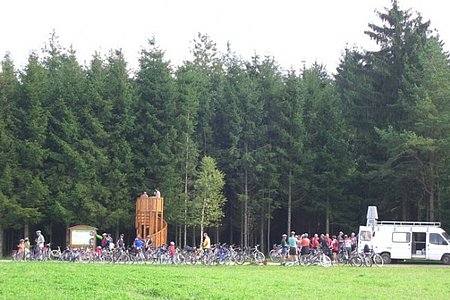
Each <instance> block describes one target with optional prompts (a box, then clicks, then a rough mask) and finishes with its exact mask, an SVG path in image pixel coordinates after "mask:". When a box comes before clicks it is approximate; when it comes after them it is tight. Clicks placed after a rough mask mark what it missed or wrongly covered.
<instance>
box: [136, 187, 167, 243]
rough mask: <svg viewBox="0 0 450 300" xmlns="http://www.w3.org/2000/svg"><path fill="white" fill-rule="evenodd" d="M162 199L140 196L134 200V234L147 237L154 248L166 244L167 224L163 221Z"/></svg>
mask: <svg viewBox="0 0 450 300" xmlns="http://www.w3.org/2000/svg"><path fill="white" fill-rule="evenodd" d="M163 210H164V198H162V197H153V196H152V197H149V196H147V195H141V196H139V197H138V198H137V199H136V234H137V235H140V236H141V238H143V239H145V238H146V237H147V236H148V235H150V238H151V240H152V242H153V246H154V247H159V246H161V245H162V244H166V243H167V223H166V221H164V212H163Z"/></svg>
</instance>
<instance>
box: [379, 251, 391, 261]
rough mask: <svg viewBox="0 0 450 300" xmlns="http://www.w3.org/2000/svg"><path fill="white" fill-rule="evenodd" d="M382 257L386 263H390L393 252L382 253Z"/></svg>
mask: <svg viewBox="0 0 450 300" xmlns="http://www.w3.org/2000/svg"><path fill="white" fill-rule="evenodd" d="M381 258H382V259H383V261H384V263H385V264H390V263H391V254H389V253H386V252H385V253H381Z"/></svg>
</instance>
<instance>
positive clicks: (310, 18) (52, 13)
mask: <svg viewBox="0 0 450 300" xmlns="http://www.w3.org/2000/svg"><path fill="white" fill-rule="evenodd" d="M399 4H400V7H401V8H402V9H409V8H411V9H412V10H413V11H418V12H420V13H421V15H422V16H423V18H424V20H430V21H431V28H432V29H437V31H438V33H439V35H440V38H441V40H443V41H444V43H445V46H444V48H445V50H447V51H448V50H450V47H449V45H450V18H449V17H448V15H447V14H448V11H449V10H448V9H449V8H450V1H448V0H426V1H425V0H400V1H399ZM1 7H2V8H1V14H0V59H2V58H3V57H4V56H5V54H6V53H10V56H11V57H12V59H13V61H14V63H15V65H16V68H18V69H23V68H24V66H25V65H26V62H27V58H28V56H29V54H30V53H31V52H32V51H36V52H37V53H38V54H40V53H41V52H40V51H41V49H42V48H43V47H44V46H45V44H47V43H48V41H49V38H50V35H51V33H52V32H53V31H55V32H56V35H57V36H58V37H59V42H60V44H61V45H62V46H64V47H66V48H68V47H70V46H72V48H73V49H74V50H75V51H76V56H77V58H78V60H79V62H80V63H81V64H82V65H88V64H89V62H90V60H91V58H92V56H93V55H94V53H95V52H99V53H100V54H101V55H103V56H106V55H107V54H108V52H109V51H110V50H116V49H122V51H123V53H124V55H125V58H126V60H127V62H128V66H129V68H130V69H131V70H133V69H136V68H137V67H138V59H139V56H140V54H139V53H140V50H141V49H143V48H146V47H147V41H148V39H150V38H152V37H154V38H155V39H156V42H157V44H158V45H159V47H160V48H161V49H162V50H164V51H165V58H166V59H167V60H170V62H171V63H172V65H173V66H177V65H180V64H182V63H183V61H185V60H190V59H192V55H191V49H192V46H193V40H194V39H195V38H196V36H197V33H199V32H200V33H202V34H207V35H208V36H209V37H210V38H211V39H212V40H213V41H214V42H215V43H216V44H217V48H218V50H219V51H221V52H225V50H226V45H227V42H229V43H230V44H231V49H232V50H233V51H234V52H236V53H237V54H238V55H240V56H241V57H242V58H244V59H246V60H249V59H251V57H252V56H253V55H255V54H257V55H259V56H271V57H273V58H274V59H275V60H276V61H277V62H278V64H279V65H280V66H281V68H283V69H295V70H298V69H301V68H302V66H304V65H305V66H307V67H308V66H310V65H311V64H313V63H314V62H318V63H319V64H323V65H324V66H325V67H326V69H327V70H328V71H329V72H331V73H333V72H334V71H335V69H336V67H337V65H338V63H339V59H340V58H341V55H342V52H343V50H344V49H345V47H346V46H349V47H353V46H356V47H359V48H361V49H366V50H372V49H376V48H375V47H376V45H375V43H374V42H373V41H371V40H370V39H369V38H368V37H367V35H365V34H364V31H365V30H367V29H368V24H369V23H375V24H378V25H380V24H381V20H380V19H379V18H378V17H377V15H376V13H375V10H378V11H384V8H386V7H391V2H390V0H339V1H338V0H277V1H273V0H259V1H258V0H255V1H253V0H184V1H183V0H129V1H123V0H122V1H119V0H39V1H37V0H3V1H2V5H1ZM447 43H448V45H447Z"/></svg>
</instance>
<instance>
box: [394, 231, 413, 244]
mask: <svg viewBox="0 0 450 300" xmlns="http://www.w3.org/2000/svg"><path fill="white" fill-rule="evenodd" d="M410 240H411V233H409V232H393V233H392V241H393V242H394V243H409V241H410Z"/></svg>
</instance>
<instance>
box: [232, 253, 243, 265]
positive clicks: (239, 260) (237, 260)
mask: <svg viewBox="0 0 450 300" xmlns="http://www.w3.org/2000/svg"><path fill="white" fill-rule="evenodd" d="M234 262H235V263H236V264H237V265H243V264H244V263H245V256H244V255H242V254H236V256H235V257H234Z"/></svg>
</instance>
